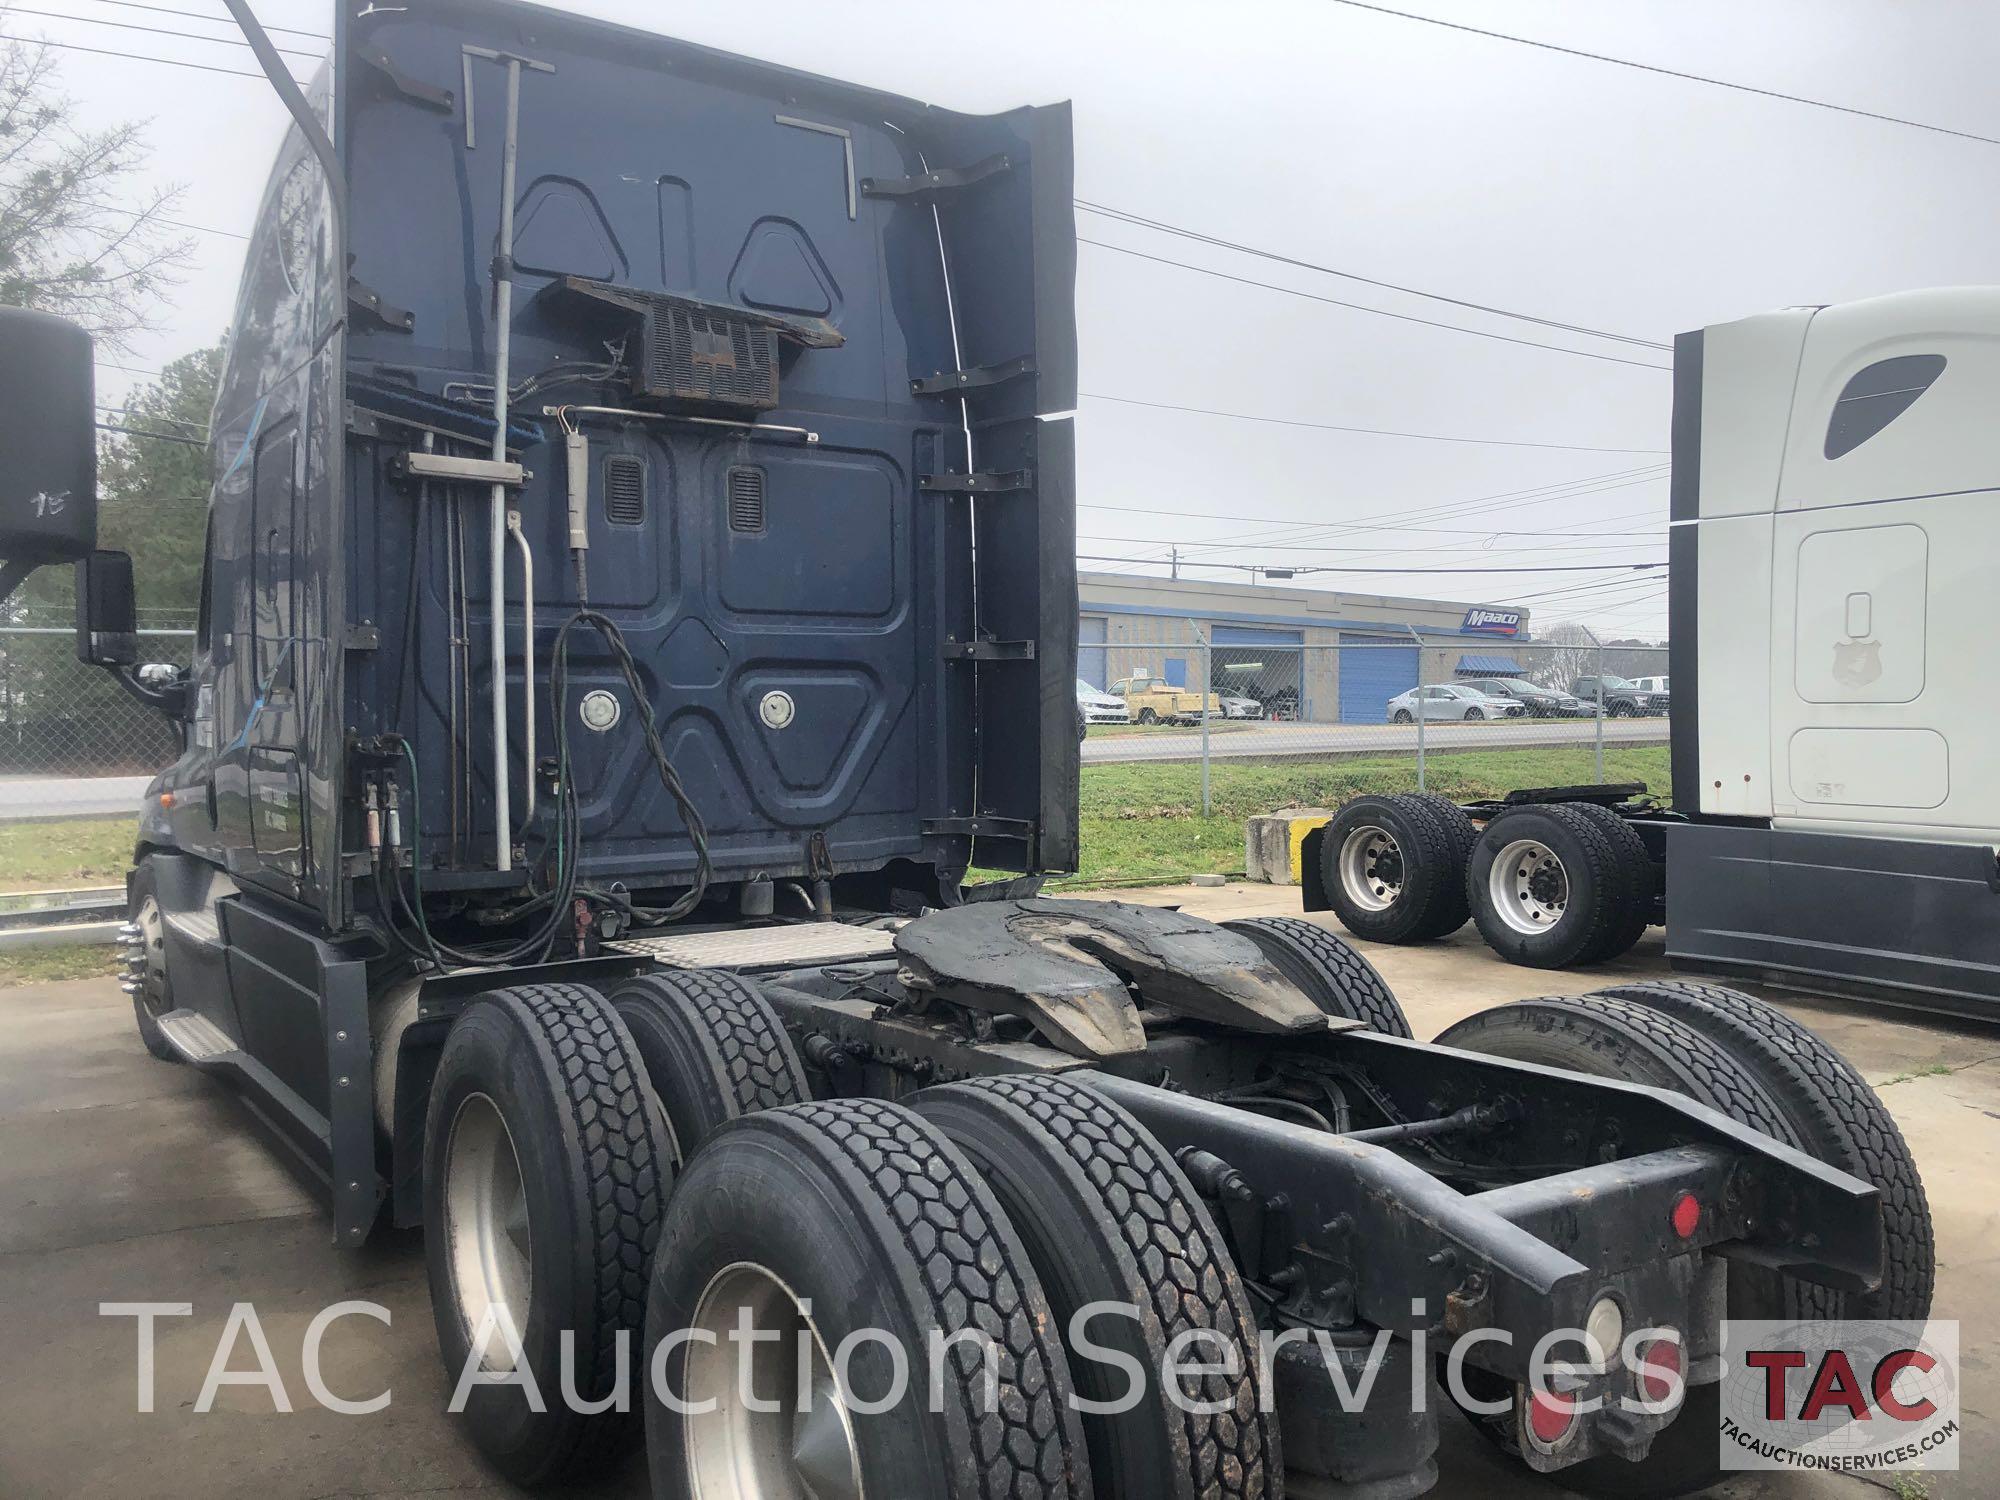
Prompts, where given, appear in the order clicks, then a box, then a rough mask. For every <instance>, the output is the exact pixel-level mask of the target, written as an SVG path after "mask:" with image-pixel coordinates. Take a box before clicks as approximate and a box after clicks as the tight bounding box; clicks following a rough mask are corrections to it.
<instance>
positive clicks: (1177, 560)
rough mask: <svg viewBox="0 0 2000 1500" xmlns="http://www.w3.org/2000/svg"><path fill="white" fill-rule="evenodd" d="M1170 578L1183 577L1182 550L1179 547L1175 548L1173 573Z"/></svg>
mask: <svg viewBox="0 0 2000 1500" xmlns="http://www.w3.org/2000/svg"><path fill="white" fill-rule="evenodd" d="M1168 576H1169V577H1172V578H1179V577H1180V576H1181V549H1180V548H1178V547H1176V548H1174V561H1173V572H1172V573H1171V574H1169V575H1168Z"/></svg>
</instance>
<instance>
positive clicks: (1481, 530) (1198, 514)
mask: <svg viewBox="0 0 2000 1500" xmlns="http://www.w3.org/2000/svg"><path fill="white" fill-rule="evenodd" d="M1076 508H1077V509H1078V510H1108V511H1115V512H1117V513H1119V514H1121V515H1130V516H1154V517H1157V518H1159V519H1162V520H1169V521H1237V522H1240V523H1241V524H1243V525H1245V526H1306V525H1311V524H1312V523H1310V522H1306V521H1301V520H1299V519H1298V518H1297V517H1293V518H1292V519H1290V520H1284V521H1281V520H1279V519H1278V518H1277V517H1276V516H1233V515H1230V514H1229V513H1228V512H1226V511H1214V510H1161V509H1159V508H1158V507H1157V506H1152V505H1099V504H1097V503H1096V502H1095V501H1090V500H1079V501H1078V502H1077V506H1076ZM1661 514H1662V513H1661V512H1660V511H1658V510H1657V509H1649V510H1634V511H1626V512H1623V513H1621V514H1619V515H1615V516H1605V517H1602V519H1603V520H1605V521H1631V520H1637V519H1638V518H1639V517H1641V516H1653V515H1661ZM1367 529H1370V530H1382V531H1420V532H1423V533H1425V534H1426V535H1432V536H1605V535H1612V534H1615V533H1606V532H1599V531H1552V530H1546V529H1527V530H1520V529H1509V528H1507V527H1501V526H1383V527H1372V528H1367ZM1162 545H1164V543H1163V544H1162Z"/></svg>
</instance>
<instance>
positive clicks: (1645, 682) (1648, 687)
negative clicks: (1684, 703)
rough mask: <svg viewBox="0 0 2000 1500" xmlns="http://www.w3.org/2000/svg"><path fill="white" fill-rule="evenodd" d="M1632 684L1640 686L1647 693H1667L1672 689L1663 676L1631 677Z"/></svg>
mask: <svg viewBox="0 0 2000 1500" xmlns="http://www.w3.org/2000/svg"><path fill="white" fill-rule="evenodd" d="M1632 686H1633V687H1635V688H1641V689H1643V690H1644V691H1646V692H1649V693H1660V694H1669V693H1671V692H1672V691H1673V689H1672V688H1670V687H1669V686H1668V685H1667V679H1666V678H1664V677H1634V678H1633V679H1632Z"/></svg>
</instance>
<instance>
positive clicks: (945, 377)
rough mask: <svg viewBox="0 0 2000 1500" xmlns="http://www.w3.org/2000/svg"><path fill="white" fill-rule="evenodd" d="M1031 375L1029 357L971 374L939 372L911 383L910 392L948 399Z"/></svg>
mask: <svg viewBox="0 0 2000 1500" xmlns="http://www.w3.org/2000/svg"><path fill="white" fill-rule="evenodd" d="M1034 373H1035V361H1034V359H1033V357H1032V356H1029V357H1026V358H1022V359H1010V360H1008V361H1006V362H1005V363H1004V364H997V365H980V366H978V367H976V368H974V369H970V370H940V371H938V372H937V373H936V374H935V375H927V376H925V377H924V378H923V379H921V380H912V381H911V382H910V390H911V391H912V392H913V393H914V394H916V395H919V396H948V395H950V394H951V393H952V392H953V391H972V390H978V389H979V388H980V387H981V386H988V385H1000V384H1002V383H1004V382H1006V381H1009V380H1019V379H1020V378H1021V377H1022V376H1023V375H1032V374H1034Z"/></svg>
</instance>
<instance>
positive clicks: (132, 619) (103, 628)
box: [76, 552, 139, 667]
mask: <svg viewBox="0 0 2000 1500" xmlns="http://www.w3.org/2000/svg"><path fill="white" fill-rule="evenodd" d="M76 655H77V659H78V660H79V661H85V662H88V663H90V665H92V666H93V667H129V666H132V665H134V664H135V663H136V662H137V661H138V660H139V609H138V605H137V603H136V602H135V599H134V597H133V592H132V554H131V553H129V552H93V553H91V554H90V555H89V556H88V557H86V558H84V559H83V561H81V562H79V563H78V564H77V565H76Z"/></svg>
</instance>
